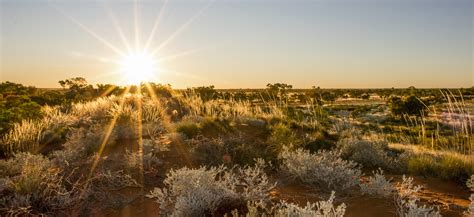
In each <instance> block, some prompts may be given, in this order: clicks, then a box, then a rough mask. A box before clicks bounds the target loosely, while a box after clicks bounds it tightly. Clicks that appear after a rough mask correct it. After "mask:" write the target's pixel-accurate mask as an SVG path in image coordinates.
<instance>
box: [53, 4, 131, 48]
mask: <svg viewBox="0 0 474 217" xmlns="http://www.w3.org/2000/svg"><path fill="white" fill-rule="evenodd" d="M53 7H54V8H55V9H56V10H58V11H59V13H61V14H62V15H63V16H65V17H67V18H68V19H70V20H71V21H72V22H74V23H75V24H76V25H78V26H79V27H80V28H81V29H82V30H84V31H85V32H87V33H89V34H90V35H91V36H93V37H94V38H95V39H97V40H98V41H99V42H101V43H102V44H104V45H105V46H107V47H108V48H110V49H112V50H113V51H114V52H115V53H117V54H119V55H120V56H124V55H125V53H124V52H123V51H121V50H120V49H118V48H117V47H115V46H114V45H112V44H111V43H110V42H108V41H107V40H105V39H104V38H102V37H101V36H99V35H98V34H97V33H95V32H94V31H92V30H91V29H90V28H89V27H87V26H85V25H84V24H82V23H81V22H79V21H78V20H76V19H75V18H74V17H72V16H70V15H68V14H66V13H65V12H64V11H63V10H61V9H60V8H59V7H57V6H53Z"/></svg>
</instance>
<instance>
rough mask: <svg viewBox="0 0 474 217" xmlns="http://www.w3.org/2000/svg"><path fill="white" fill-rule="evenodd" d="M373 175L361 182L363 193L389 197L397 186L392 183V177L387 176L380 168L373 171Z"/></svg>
mask: <svg viewBox="0 0 474 217" xmlns="http://www.w3.org/2000/svg"><path fill="white" fill-rule="evenodd" d="M373 174H374V175H373V176H371V177H369V178H367V181H366V182H364V183H361V184H360V190H361V192H362V194H368V195H375V196H382V197H388V196H390V195H391V194H392V193H393V191H394V190H395V188H394V187H393V185H392V184H391V183H390V181H391V180H392V179H388V180H387V178H385V176H384V175H383V170H382V169H379V170H377V171H374V172H373Z"/></svg>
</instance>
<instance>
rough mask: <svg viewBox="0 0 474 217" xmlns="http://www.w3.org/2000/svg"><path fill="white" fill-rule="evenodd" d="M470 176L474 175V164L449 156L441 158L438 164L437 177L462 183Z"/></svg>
mask: <svg viewBox="0 0 474 217" xmlns="http://www.w3.org/2000/svg"><path fill="white" fill-rule="evenodd" d="M471 174H474V162H472V163H469V162H465V161H463V160H462V159H459V158H457V157H454V156H449V155H445V156H443V157H442V158H441V160H440V162H439V176H440V177H441V178H443V179H448V180H454V181H456V182H459V183H463V182H465V181H466V180H467V179H469V175H471Z"/></svg>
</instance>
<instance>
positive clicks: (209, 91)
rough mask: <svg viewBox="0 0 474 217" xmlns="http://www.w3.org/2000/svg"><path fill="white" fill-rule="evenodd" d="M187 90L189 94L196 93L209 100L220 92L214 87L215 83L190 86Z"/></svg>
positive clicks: (215, 97)
mask: <svg viewBox="0 0 474 217" xmlns="http://www.w3.org/2000/svg"><path fill="white" fill-rule="evenodd" d="M186 92H187V94H196V95H197V96H199V97H200V98H201V99H202V100H203V101H209V100H213V99H217V98H218V97H219V93H218V92H217V90H215V89H214V85H211V86H207V87H206V86H202V87H193V88H188V89H187V90H186Z"/></svg>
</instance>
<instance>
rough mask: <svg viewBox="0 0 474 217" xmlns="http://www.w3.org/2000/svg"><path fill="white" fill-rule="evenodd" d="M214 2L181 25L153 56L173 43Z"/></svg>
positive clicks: (155, 50) (159, 46) (156, 49)
mask: <svg viewBox="0 0 474 217" xmlns="http://www.w3.org/2000/svg"><path fill="white" fill-rule="evenodd" d="M212 2H213V1H210V2H209V3H208V4H207V5H206V6H205V7H203V8H201V10H199V11H198V12H197V13H196V14H194V16H192V17H191V18H190V19H189V20H188V21H186V22H185V23H184V24H183V25H181V26H180V27H179V28H178V29H177V30H176V31H175V32H173V33H172V34H171V35H170V36H169V37H168V38H167V39H166V40H164V41H163V42H162V43H161V44H160V45H158V47H156V48H155V49H154V50H153V51H152V52H151V54H152V55H154V54H156V53H157V52H159V51H160V50H161V49H162V48H164V47H165V46H166V45H168V44H169V43H170V42H172V41H173V40H174V39H175V38H176V37H177V36H179V34H181V32H183V31H184V30H185V29H186V28H187V27H188V26H189V25H191V23H193V22H194V20H196V19H197V18H198V17H199V16H200V15H201V14H202V13H204V11H205V10H206V9H207V8H209V7H210V6H211V4H212Z"/></svg>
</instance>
